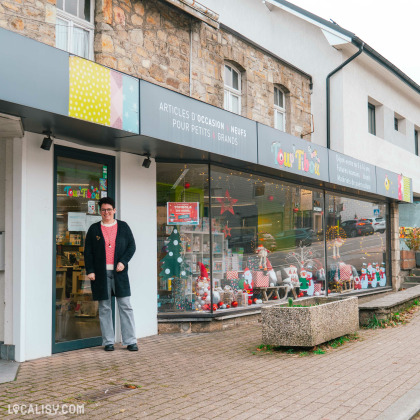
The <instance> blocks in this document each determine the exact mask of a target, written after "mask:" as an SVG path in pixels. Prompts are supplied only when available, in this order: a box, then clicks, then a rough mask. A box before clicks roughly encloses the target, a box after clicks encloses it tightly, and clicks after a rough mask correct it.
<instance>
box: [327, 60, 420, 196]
mask: <svg viewBox="0 0 420 420" xmlns="http://www.w3.org/2000/svg"><path fill="white" fill-rule="evenodd" d="M356 60H357V59H356ZM368 64H369V63H368ZM343 77H344V83H343V107H342V112H341V110H339V109H338V108H337V107H335V106H334V107H332V119H334V118H335V116H336V115H337V113H338V112H340V113H342V118H343V127H344V129H343V132H344V138H343V139H342V138H341V137H340V136H341V135H342V133H341V132H339V131H338V130H336V129H334V130H332V132H331V139H332V141H331V145H332V148H333V149H336V150H337V149H338V147H339V146H340V143H342V145H343V153H345V154H346V155H349V156H353V157H354V158H357V159H360V160H363V161H365V162H368V163H371V164H373V165H376V166H379V167H381V168H385V169H389V170H390V171H392V172H396V173H403V174H404V175H405V176H408V177H410V178H412V180H413V191H414V192H415V193H418V194H420V157H418V156H416V155H415V154H414V124H416V125H419V124H420V95H418V94H415V93H414V91H412V90H411V89H410V90H408V91H407V89H409V88H404V87H401V83H400V82H397V81H396V80H395V78H394V77H392V76H391V74H390V73H384V74H380V73H379V74H378V73H373V72H372V71H370V70H369V69H367V68H366V59H363V60H358V61H355V62H353V63H351V64H349V65H348V66H347V67H346V68H345V69H344V70H343ZM334 89H338V87H336V86H334ZM371 99H374V100H375V101H377V102H378V103H381V104H382V106H378V105H376V116H377V118H376V127H377V130H376V132H377V135H376V136H375V135H372V134H370V133H369V132H368V111H367V107H368V101H369V100H371ZM390 107H392V108H393V109H392V108H390ZM394 112H397V113H398V114H399V115H402V116H404V117H405V121H404V122H402V123H401V125H403V127H402V128H401V131H405V134H404V132H397V131H396V130H395V129H394Z"/></svg>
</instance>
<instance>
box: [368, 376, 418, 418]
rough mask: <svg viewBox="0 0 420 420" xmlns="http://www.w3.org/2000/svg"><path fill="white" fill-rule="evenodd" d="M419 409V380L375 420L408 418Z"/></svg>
mask: <svg viewBox="0 0 420 420" xmlns="http://www.w3.org/2000/svg"><path fill="white" fill-rule="evenodd" d="M419 411H420V382H419V383H418V384H417V385H416V386H415V387H414V388H413V389H411V390H410V391H408V392H407V393H406V394H404V395H403V396H402V397H401V398H400V399H399V400H397V401H396V402H395V403H394V404H392V405H391V406H390V407H388V408H387V409H386V410H385V411H384V412H383V413H381V414H380V415H379V416H378V417H376V419H375V420H410V419H411V418H412V417H413V416H414V415H416V414H417V413H418V412H419Z"/></svg>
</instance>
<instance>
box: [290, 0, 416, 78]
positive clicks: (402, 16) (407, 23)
mask: <svg viewBox="0 0 420 420" xmlns="http://www.w3.org/2000/svg"><path fill="white" fill-rule="evenodd" d="M288 1H290V2H291V3H293V4H296V5H297V6H299V7H302V8H303V9H305V10H308V11H309V12H312V13H314V14H316V15H318V16H320V17H322V18H324V19H326V20H330V19H333V20H334V21H335V22H336V23H338V24H339V25H340V26H342V27H343V28H344V29H347V30H349V31H351V32H353V33H355V34H356V35H357V36H358V37H359V38H361V39H362V40H363V41H365V42H366V43H367V44H369V45H370V46H371V47H372V48H374V49H375V50H376V51H377V52H379V53H380V54H382V55H383V56H384V57H385V58H386V59H388V60H389V61H391V63H393V64H394V65H396V66H397V67H398V68H399V69H400V70H402V71H403V72H404V73H405V74H407V75H408V76H409V77H411V78H412V79H413V80H414V81H415V82H416V83H418V84H420V48H419V44H420V24H419V17H420V0H398V1H392V0H351V1H350V0H288Z"/></svg>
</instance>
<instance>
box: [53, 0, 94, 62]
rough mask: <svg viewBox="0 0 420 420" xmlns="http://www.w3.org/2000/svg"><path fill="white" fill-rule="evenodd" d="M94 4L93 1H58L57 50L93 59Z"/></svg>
mask: <svg viewBox="0 0 420 420" xmlns="http://www.w3.org/2000/svg"><path fill="white" fill-rule="evenodd" d="M93 4H94V3H93V0H77V1H76V0H57V17H56V26H55V28H56V29H55V46H56V47H57V48H60V49H62V50H65V51H68V52H70V53H72V54H75V55H79V56H80V57H83V58H88V59H93V32H94V26H93Z"/></svg>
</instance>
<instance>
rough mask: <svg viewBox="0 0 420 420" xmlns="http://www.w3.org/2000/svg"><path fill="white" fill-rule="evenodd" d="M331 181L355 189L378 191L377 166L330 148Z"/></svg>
mask: <svg viewBox="0 0 420 420" xmlns="http://www.w3.org/2000/svg"><path fill="white" fill-rule="evenodd" d="M328 153H329V155H328V156H329V170H330V182H331V183H333V184H337V185H343V186H344V187H349V188H353V189H355V190H363V191H367V192H372V193H376V173H375V166H374V165H371V164H370V163H366V162H362V161H361V160H358V159H354V158H352V157H350V156H347V155H343V154H341V153H337V152H334V151H333V150H329V151H328Z"/></svg>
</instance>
